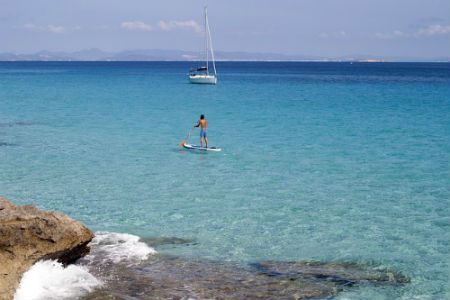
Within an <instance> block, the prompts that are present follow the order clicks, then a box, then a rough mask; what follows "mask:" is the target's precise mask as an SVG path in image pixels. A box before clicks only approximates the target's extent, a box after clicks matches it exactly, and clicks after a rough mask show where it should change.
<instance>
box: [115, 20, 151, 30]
mask: <svg viewBox="0 0 450 300" xmlns="http://www.w3.org/2000/svg"><path fill="white" fill-rule="evenodd" d="M120 27H122V28H124V29H127V30H140V31H152V30H154V28H153V26H150V25H148V24H145V23H144V22H141V21H132V22H122V24H120Z"/></svg>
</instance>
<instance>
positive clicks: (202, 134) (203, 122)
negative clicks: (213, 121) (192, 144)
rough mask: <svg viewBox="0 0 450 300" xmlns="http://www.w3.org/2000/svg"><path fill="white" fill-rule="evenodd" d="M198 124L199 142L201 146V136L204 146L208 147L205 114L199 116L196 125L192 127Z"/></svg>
mask: <svg viewBox="0 0 450 300" xmlns="http://www.w3.org/2000/svg"><path fill="white" fill-rule="evenodd" d="M199 126H201V128H200V143H201V145H202V148H203V138H205V143H206V148H208V137H207V132H206V119H205V115H201V116H200V120H198V123H197V125H195V126H194V127H199Z"/></svg>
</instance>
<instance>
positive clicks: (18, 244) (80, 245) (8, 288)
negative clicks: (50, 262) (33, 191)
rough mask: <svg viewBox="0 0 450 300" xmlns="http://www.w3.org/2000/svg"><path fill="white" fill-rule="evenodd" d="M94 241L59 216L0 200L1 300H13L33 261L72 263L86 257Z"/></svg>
mask: <svg viewBox="0 0 450 300" xmlns="http://www.w3.org/2000/svg"><path fill="white" fill-rule="evenodd" d="M93 237H94V234H93V233H92V231H90V230H89V229H88V228H87V227H86V226H84V225H83V224H82V223H81V222H79V221H76V220H73V219H71V218H69V217H68V216H66V215H64V214H62V213H58V212H53V211H45V210H39V209H37V208H36V207H34V205H32V204H28V205H24V206H16V205H14V204H13V203H11V202H10V201H9V200H8V199H5V198H2V197H0V300H11V299H13V297H14V293H15V291H16V288H17V287H18V285H19V283H20V279H21V278H22V275H23V273H25V272H26V271H27V270H28V269H29V268H30V267H31V266H32V265H33V264H34V263H35V262H36V261H38V260H41V259H57V260H58V261H60V262H61V263H63V264H69V263H72V262H74V261H75V260H77V259H78V258H80V257H82V256H85V255H86V254H88V253H89V251H90V241H91V240H92V238H93Z"/></svg>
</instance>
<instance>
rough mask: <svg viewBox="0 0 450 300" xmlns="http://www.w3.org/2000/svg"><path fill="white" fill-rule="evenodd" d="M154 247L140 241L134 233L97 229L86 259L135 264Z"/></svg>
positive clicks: (153, 251) (145, 256)
mask: <svg viewBox="0 0 450 300" xmlns="http://www.w3.org/2000/svg"><path fill="white" fill-rule="evenodd" d="M155 253H156V251H155V249H153V248H151V247H149V246H148V245H147V244H146V243H144V242H141V241H140V238H139V237H138V236H136V235H132V234H128V233H117V232H106V231H98V232H96V233H95V238H94V239H93V240H92V251H91V254H89V255H88V256H87V257H86V259H87V260H89V261H95V262H96V263H99V262H102V263H106V262H113V263H119V262H124V263H128V264H136V263H139V262H141V261H143V260H146V259H147V258H148V256H149V255H150V254H155Z"/></svg>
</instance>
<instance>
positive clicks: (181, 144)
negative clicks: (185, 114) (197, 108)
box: [180, 126, 195, 147]
mask: <svg viewBox="0 0 450 300" xmlns="http://www.w3.org/2000/svg"><path fill="white" fill-rule="evenodd" d="M194 129H195V126H194V127H192V129H191V131H189V133H188V135H187V136H186V138H185V139H184V141H182V142H181V143H180V147H181V146H183V144H184V142H186V140H187V139H188V138H189V136H190V135H191V133H192V131H193V130H194Z"/></svg>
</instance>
